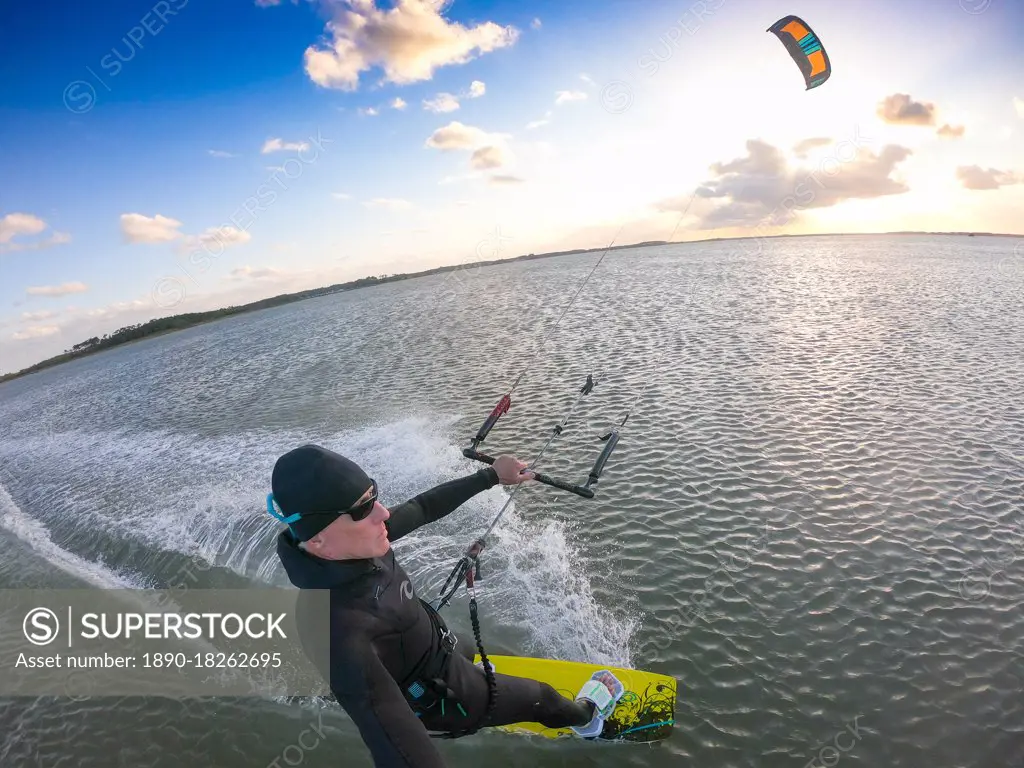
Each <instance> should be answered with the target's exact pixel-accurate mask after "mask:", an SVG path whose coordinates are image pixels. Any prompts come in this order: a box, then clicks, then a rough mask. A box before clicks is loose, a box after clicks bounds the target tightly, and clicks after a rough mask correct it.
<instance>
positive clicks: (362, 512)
mask: <svg viewBox="0 0 1024 768" xmlns="http://www.w3.org/2000/svg"><path fill="white" fill-rule="evenodd" d="M370 488H371V490H372V493H371V494H370V498H368V499H367V500H366V501H361V502H359V503H358V504H354V505H353V506H351V507H349V508H348V509H343V510H341V511H340V512H335V511H332V512H301V513H299V512H294V513H292V514H291V515H288V516H287V517H285V516H284V515H282V514H279V513H278V512H277V510H276V509H275V502H274V494H272V493H271V494H268V495H267V512H269V513H270V514H271V515H273V516H274V517H276V518H277V519H278V520H280V521H281V522H282V523H288V524H289V525H291V524H292V523H294V522H295V521H296V520H299V519H300V518H303V517H310V516H311V515H332V516H333V517H338V516H339V515H351V516H352V520H353V521H355V522H357V523H358V522H359V521H360V520H362V519H363V518H365V517H366V516H367V515H369V514H370V513H371V512H372V511H373V505H374V504H376V503H377V481H376V480H374V479H373V478H372V477H371V478H370Z"/></svg>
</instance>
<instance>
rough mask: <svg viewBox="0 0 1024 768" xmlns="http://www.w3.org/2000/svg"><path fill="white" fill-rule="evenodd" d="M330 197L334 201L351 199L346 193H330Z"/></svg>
mask: <svg viewBox="0 0 1024 768" xmlns="http://www.w3.org/2000/svg"><path fill="white" fill-rule="evenodd" d="M331 197H333V198H334V199H335V200H351V199H352V195H350V194H348V193H347V192H333V193H331Z"/></svg>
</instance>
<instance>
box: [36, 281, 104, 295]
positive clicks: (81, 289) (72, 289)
mask: <svg viewBox="0 0 1024 768" xmlns="http://www.w3.org/2000/svg"><path fill="white" fill-rule="evenodd" d="M88 290H89V286H87V285H86V284H85V283H62V284H61V285H40V286H36V287H33V288H28V289H26V291H25V293H27V294H28V295H29V296H67V295H69V294H72V293H85V292H86V291H88Z"/></svg>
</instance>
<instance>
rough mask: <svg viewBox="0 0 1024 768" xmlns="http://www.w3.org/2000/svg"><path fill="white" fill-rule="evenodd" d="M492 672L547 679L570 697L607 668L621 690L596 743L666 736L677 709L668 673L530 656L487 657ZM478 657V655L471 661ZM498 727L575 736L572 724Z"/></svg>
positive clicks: (633, 740) (674, 690) (555, 687)
mask: <svg viewBox="0 0 1024 768" xmlns="http://www.w3.org/2000/svg"><path fill="white" fill-rule="evenodd" d="M487 659H488V661H490V662H491V666H492V667H494V671H495V672H497V673H499V674H502V675H513V676H515V677H528V678H531V679H533V680H540V681H541V682H544V683H547V684H548V685H550V686H551V687H552V688H554V689H555V690H556V691H558V692H559V693H561V694H562V695H563V696H565V697H567V698H569V699H573V698H575V697H576V694H577V693H578V692H579V690H580V687H581V686H582V685H583V683H585V682H586V681H587V680H589V679H590V677H591V675H593V674H594V673H595V672H597V671H599V670H602V669H607V670H609V671H610V672H611V673H612V674H613V675H615V677H617V678H618V679H619V681H620V682H621V683H622V685H623V687H624V688H625V692H624V693H623V694H622V698H621V699H619V702H618V704H617V705H616V706H615V711H614V712H613V713H612V715H611V717H609V718H608V719H606V720H605V723H604V730H602V731H601V735H600V736H598V737H597V740H599V741H631V742H650V741H661V740H662V739H665V738H668V736H669V734H670V733H671V732H672V725H673V723H674V722H675V712H676V681H675V678H672V677H668V676H667V675H658V674H655V673H653V672H644V671H643V670H640V669H622V668H620V667H609V666H606V665H602V664H586V663H582V662H577V661H555V660H552V659H530V658H525V657H522V656H490V655H488V656H487ZM479 661H480V656H479V655H477V656H476V658H475V662H477V663H478V662H479ZM500 728H501V730H504V731H509V732H513V733H515V732H519V733H524V732H525V733H534V734H538V735H540V736H544V737H547V738H549V739H556V738H559V737H561V736H572V737H575V738H579V737H578V736H576V734H575V733H574V732H573V731H572V729H570V728H545V727H544V726H543V725H541V724H540V723H515V724H513V725H505V726H500Z"/></svg>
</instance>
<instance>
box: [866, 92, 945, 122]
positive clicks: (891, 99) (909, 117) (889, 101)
mask: <svg viewBox="0 0 1024 768" xmlns="http://www.w3.org/2000/svg"><path fill="white" fill-rule="evenodd" d="M935 113H936V107H935V105H934V104H932V103H931V102H925V101H914V100H913V99H912V98H911V97H910V94H908V93H894V94H892V95H891V96H886V97H885V99H883V100H882V102H881V103H880V104H879V105H878V110H877V114H878V116H879V117H880V118H882V120H884V121H885V122H887V123H892V124H893V125H935Z"/></svg>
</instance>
